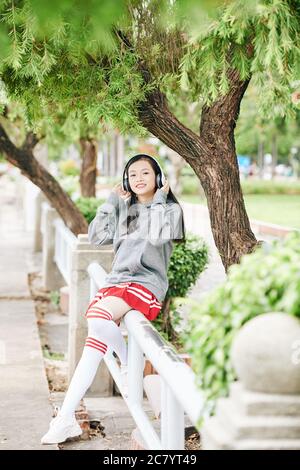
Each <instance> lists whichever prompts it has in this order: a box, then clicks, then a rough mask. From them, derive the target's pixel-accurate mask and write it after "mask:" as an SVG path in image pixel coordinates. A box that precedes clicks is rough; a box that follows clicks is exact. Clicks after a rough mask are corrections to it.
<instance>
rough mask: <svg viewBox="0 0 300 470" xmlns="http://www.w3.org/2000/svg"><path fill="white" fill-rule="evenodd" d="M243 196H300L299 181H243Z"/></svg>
mask: <svg viewBox="0 0 300 470" xmlns="http://www.w3.org/2000/svg"><path fill="white" fill-rule="evenodd" d="M242 190H243V194H300V182H299V181H265V180H253V179H252V180H243V181H242Z"/></svg>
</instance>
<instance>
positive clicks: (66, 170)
mask: <svg viewBox="0 0 300 470" xmlns="http://www.w3.org/2000/svg"><path fill="white" fill-rule="evenodd" d="M58 167H59V169H60V171H61V173H62V174H63V175H66V176H68V175H71V176H78V175H79V173H80V170H79V168H78V166H77V165H76V162H75V161H74V160H72V159H69V160H63V161H61V162H60V163H59V165H58Z"/></svg>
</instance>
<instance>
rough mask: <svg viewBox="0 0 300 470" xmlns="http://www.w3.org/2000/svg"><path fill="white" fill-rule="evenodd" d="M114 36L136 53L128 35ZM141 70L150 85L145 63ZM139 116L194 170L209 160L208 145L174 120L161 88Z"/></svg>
mask: <svg viewBox="0 0 300 470" xmlns="http://www.w3.org/2000/svg"><path fill="white" fill-rule="evenodd" d="M114 32H115V34H116V35H117V37H118V38H119V40H120V41H121V42H122V44H124V45H125V47H126V48H127V49H128V50H129V51H131V52H132V53H134V47H133V46H132V44H131V42H130V41H129V39H128V38H127V37H126V35H125V34H124V33H123V32H122V31H120V30H117V29H115V30H114ZM138 69H139V71H140V72H141V75H142V77H143V80H144V83H145V84H149V83H150V81H151V74H150V72H149V70H148V68H147V66H146V64H145V62H144V61H143V60H142V59H139V61H138ZM138 116H139V119H140V122H141V123H142V124H143V126H144V127H145V128H146V129H148V131H150V132H151V133H152V134H153V135H155V136H156V137H158V138H159V139H160V140H161V141H162V142H164V143H165V144H166V145H167V146H168V147H169V148H171V149H172V150H174V151H175V152H177V153H179V154H180V155H181V156H182V157H183V158H184V159H185V160H186V161H187V162H188V163H189V164H191V165H192V166H193V162H195V161H196V160H197V162H198V163H199V162H200V163H201V162H203V163H205V160H206V159H207V158H208V157H209V153H208V147H207V145H206V143H205V142H204V141H203V140H202V139H201V138H200V137H199V136H198V135H197V134H195V133H194V132H193V131H192V130H190V129H188V128H187V127H186V126H184V124H182V123H181V122H180V121H179V120H178V119H177V118H176V117H175V116H174V114H173V113H172V112H171V111H170V109H169V107H168V103H167V98H166V96H165V94H164V93H162V92H161V91H160V90H159V88H155V89H154V90H152V91H151V92H149V93H148V94H147V95H146V100H145V101H144V102H141V103H140V104H139V106H138Z"/></svg>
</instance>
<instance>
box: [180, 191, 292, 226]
mask: <svg viewBox="0 0 300 470" xmlns="http://www.w3.org/2000/svg"><path fill="white" fill-rule="evenodd" d="M180 199H181V200H182V201H185V202H191V203H194V204H206V200H205V199H203V198H201V197H200V196H195V195H186V196H181V198H180ZM244 201H245V205H246V210H247V213H248V216H249V218H250V219H256V220H261V221H264V222H269V223H272V224H278V225H284V226H287V227H294V228H298V229H300V195H290V194H246V195H245V196H244Z"/></svg>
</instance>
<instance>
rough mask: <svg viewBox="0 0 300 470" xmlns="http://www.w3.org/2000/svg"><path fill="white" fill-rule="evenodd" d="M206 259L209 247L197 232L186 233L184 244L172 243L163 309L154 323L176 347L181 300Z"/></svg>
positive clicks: (200, 271)
mask: <svg viewBox="0 0 300 470" xmlns="http://www.w3.org/2000/svg"><path fill="white" fill-rule="evenodd" d="M208 259H209V251H208V246H207V244H206V242H205V241H204V240H203V239H202V238H200V237H198V236H197V235H193V234H187V236H186V241H185V243H182V244H175V245H174V249H173V252H172V255H171V258H170V262H169V268H168V282H169V287H168V290H167V293H166V296H165V299H164V305H163V309H162V312H161V313H160V315H159V316H158V318H157V319H156V320H155V321H154V325H155V327H156V328H157V329H158V331H160V333H162V334H163V336H164V337H165V338H166V339H167V340H168V341H172V342H173V343H174V344H175V346H176V347H177V348H179V349H180V348H182V346H183V344H182V340H181V336H180V332H179V331H178V330H179V329H180V327H181V325H180V323H181V313H180V306H181V304H180V300H181V299H182V298H184V297H186V296H187V295H188V292H189V290H190V289H191V288H192V287H193V286H194V285H195V283H196V281H197V279H198V278H199V275H200V274H201V273H202V272H203V271H204V270H205V269H206V266H207V263H208ZM178 327H179V328H178ZM176 330H177V331H176Z"/></svg>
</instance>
